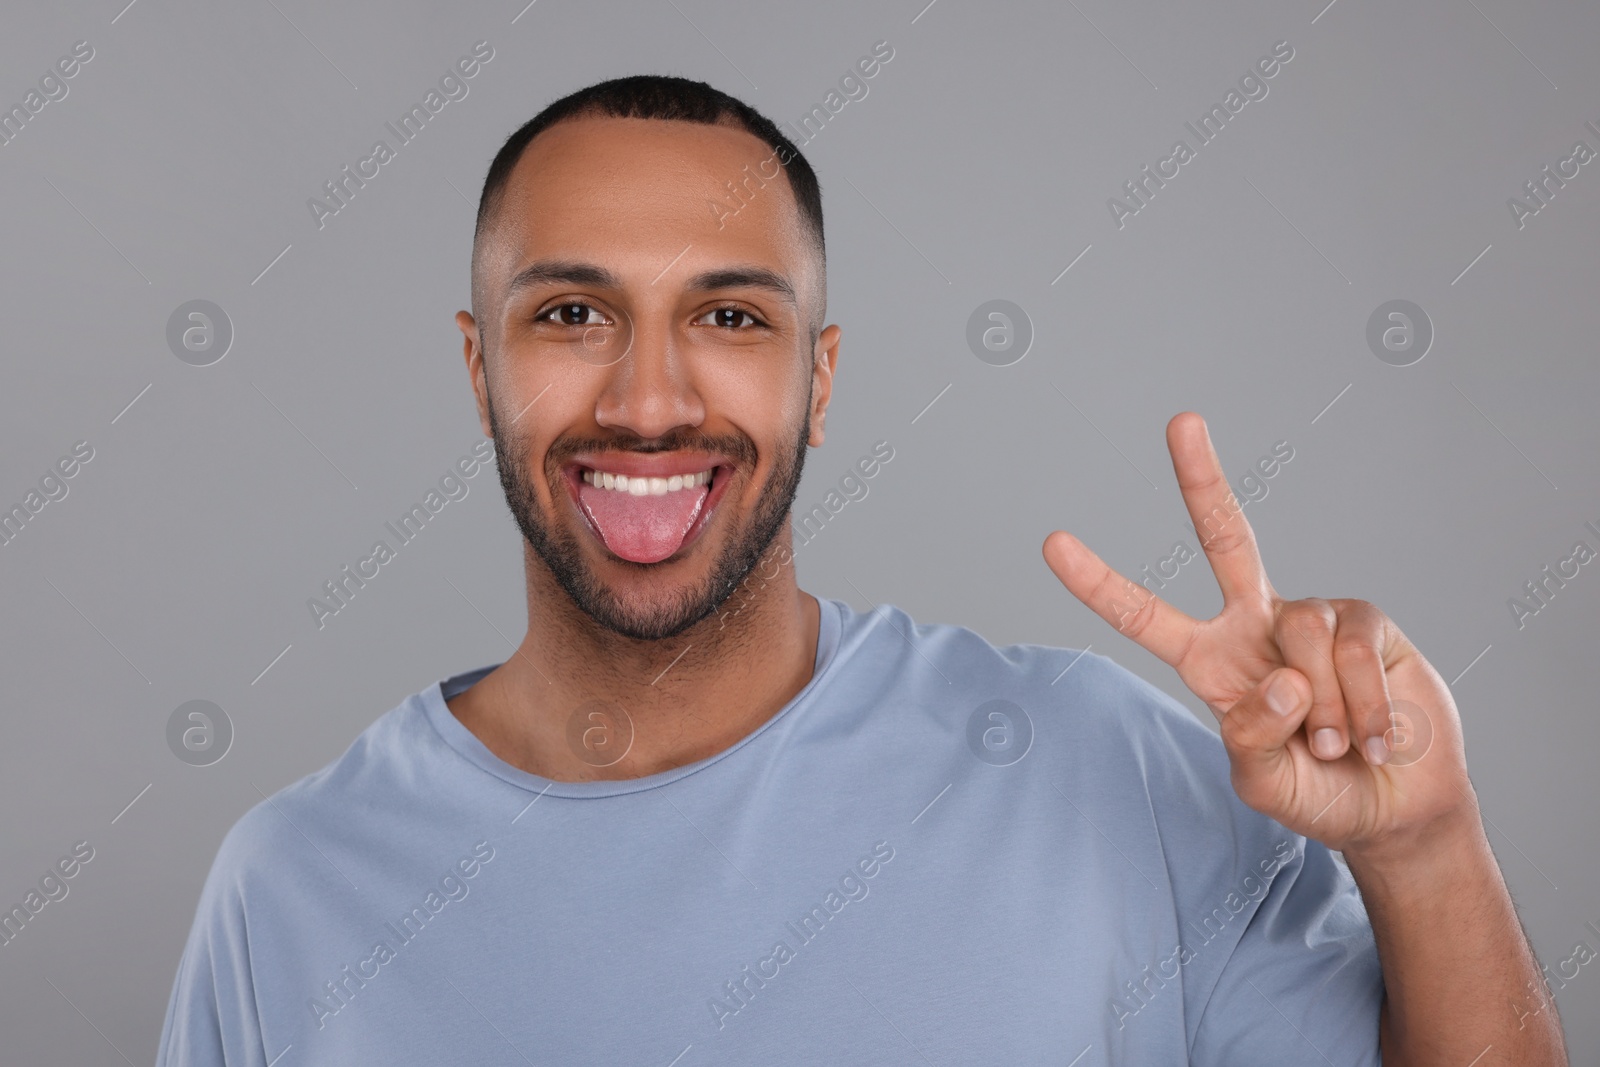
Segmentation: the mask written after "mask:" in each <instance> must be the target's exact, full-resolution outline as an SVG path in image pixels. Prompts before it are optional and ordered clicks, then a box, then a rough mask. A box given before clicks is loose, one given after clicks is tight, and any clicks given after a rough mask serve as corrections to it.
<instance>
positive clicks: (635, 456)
mask: <svg viewBox="0 0 1600 1067" xmlns="http://www.w3.org/2000/svg"><path fill="white" fill-rule="evenodd" d="M707 469H709V470H710V471H711V490H710V492H709V493H708V494H707V495H706V502H705V504H704V505H702V506H701V508H700V514H699V515H698V516H696V517H695V520H694V525H693V526H691V527H689V532H688V534H687V535H686V536H685V537H684V539H683V544H681V545H679V546H678V550H677V551H676V552H674V553H673V554H672V555H670V556H668V557H667V558H666V559H663V560H658V561H657V564H660V563H668V562H671V561H672V560H675V559H679V558H681V557H682V556H683V554H684V553H685V552H687V551H688V550H689V549H690V548H692V547H693V546H694V544H695V542H697V541H698V540H700V535H701V534H702V533H704V532H705V528H706V525H707V524H708V523H709V522H710V521H711V518H712V516H713V515H715V514H716V511H717V505H718V504H719V503H721V501H722V498H723V496H724V495H725V494H726V493H727V491H728V485H729V483H730V482H731V481H732V476H733V472H734V470H735V469H736V468H735V467H734V465H733V464H732V463H730V462H729V461H728V458H727V457H726V456H723V455H720V454H717V453H713V452H673V453H663V452H648V453H647V452H609V453H599V454H584V455H580V456H578V457H577V458H576V459H574V460H572V461H571V462H570V463H568V464H567V465H566V466H565V467H564V468H563V469H562V472H561V473H562V480H563V481H565V482H566V485H567V496H568V497H570V498H571V500H572V508H573V510H574V511H576V512H577V513H578V517H579V518H581V519H582V520H583V525H584V527H585V528H586V529H587V530H588V531H589V533H590V535H591V536H593V537H594V540H595V543H596V544H598V545H599V546H600V549H601V550H602V551H603V552H605V554H606V555H608V556H610V557H611V558H612V559H615V560H619V561H623V562H627V561H625V560H622V557H621V556H618V555H617V554H616V553H615V552H613V551H611V549H609V548H607V547H606V539H605V538H604V537H602V536H601V535H600V531H599V530H598V529H596V528H595V525H594V522H593V520H591V519H590V518H589V513H588V512H586V511H585V510H584V509H583V505H582V504H581V503H580V502H579V498H578V489H579V487H580V486H582V485H583V484H584V483H583V472H584V471H585V470H599V471H605V472H606V473H608V474H625V475H627V476H628V477H629V478H632V477H635V476H639V477H644V478H670V477H672V476H673V475H675V474H680V475H681V474H699V473H700V472H701V471H703V470H707ZM606 491H607V492H609V491H610V490H606ZM655 565H656V564H651V566H655Z"/></svg>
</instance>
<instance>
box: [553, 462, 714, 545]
mask: <svg viewBox="0 0 1600 1067" xmlns="http://www.w3.org/2000/svg"><path fill="white" fill-rule="evenodd" d="M591 463H592V465H591ZM591 463H575V464H572V465H571V466H569V467H568V468H567V471H566V473H567V486H568V489H569V490H570V491H571V492H572V496H573V501H574V502H575V503H576V504H577V507H578V510H579V512H580V513H581V514H582V515H583V517H584V518H585V519H586V520H587V522H588V524H589V528H590V529H591V530H592V531H593V532H594V534H595V536H596V537H598V538H599V539H600V542H601V543H602V544H603V545H605V547H606V548H607V549H608V550H610V551H611V552H612V553H613V554H615V555H616V556H618V557H620V558H622V559H625V560H628V561H629V562H632V563H660V562H661V561H663V560H665V559H669V558H671V557H672V556H674V555H676V554H678V553H679V552H681V551H683V550H684V549H685V548H686V547H688V546H689V545H691V544H693V543H694V541H695V540H696V539H697V538H698V537H699V536H700V534H701V532H702V531H703V530H704V529H705V527H706V523H707V522H709V521H710V518H711V515H712V513H713V512H714V511H715V510H716V506H717V503H718V502H719V501H720V500H721V499H722V496H723V494H724V493H725V492H726V491H727V487H728V483H729V481H730V476H731V475H732V473H733V468H732V467H731V466H729V465H727V464H724V463H719V462H716V460H715V459H713V458H710V457H684V458H673V457H671V456H667V455H641V454H637V453H635V454H629V455H625V456H617V457H614V458H613V457H603V458H602V457H596V458H594V459H593V460H592V461H591Z"/></svg>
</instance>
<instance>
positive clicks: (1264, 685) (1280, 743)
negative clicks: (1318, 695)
mask: <svg viewBox="0 0 1600 1067" xmlns="http://www.w3.org/2000/svg"><path fill="white" fill-rule="evenodd" d="M1310 711H1311V681H1310V679H1308V678H1307V677H1306V676H1305V675H1303V674H1301V673H1300V672H1299V671H1297V670H1295V669H1294V668H1293V667H1279V668H1278V669H1277V670H1275V671H1273V672H1272V673H1270V674H1268V675H1267V676H1266V677H1265V678H1263V679H1261V681H1260V682H1259V683H1258V684H1257V685H1256V687H1255V688H1254V689H1252V690H1250V691H1249V692H1248V693H1246V694H1245V695H1244V696H1242V697H1240V698H1239V699H1238V700H1237V701H1236V702H1235V703H1234V705H1233V706H1232V707H1231V708H1229V709H1228V710H1227V712H1226V713H1225V714H1224V715H1223V716H1222V723H1221V731H1222V743H1223V745H1224V746H1226V747H1227V750H1228V756H1229V758H1230V759H1231V761H1232V762H1233V769H1234V777H1235V780H1236V781H1237V780H1238V779H1239V777H1240V776H1241V775H1243V776H1245V777H1250V776H1252V775H1256V774H1261V773H1263V772H1266V771H1270V770H1271V769H1273V768H1275V767H1276V766H1277V765H1278V763H1279V761H1280V760H1282V759H1283V758H1284V756H1285V752H1284V746H1285V745H1286V744H1288V742H1289V739H1290V738H1291V737H1293V736H1294V735H1295V733H1296V731H1298V730H1299V729H1300V726H1301V724H1302V723H1304V722H1305V718H1306V715H1307V714H1309V713H1310ZM1246 799H1247V798H1246Z"/></svg>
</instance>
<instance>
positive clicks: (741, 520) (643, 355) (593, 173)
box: [457, 118, 839, 639]
mask: <svg viewBox="0 0 1600 1067" xmlns="http://www.w3.org/2000/svg"><path fill="white" fill-rule="evenodd" d="M763 162H765V165H764V166H763V165H762V164H763ZM747 166H748V168H749V169H748V172H747V171H746V170H745V168H746V167H747ZM751 175H754V176H755V177H750V176H751ZM763 180H764V181H765V185H764V186H763V185H762V184H761V181H763ZM747 181H748V185H746V184H745V183H746V182H747ZM729 182H732V183H733V184H734V186H735V187H738V188H739V189H740V193H741V194H742V197H743V203H742V206H741V202H740V200H738V199H735V198H734V197H733V195H732V194H731V193H730V191H729V188H728V183H729ZM713 204H716V205H718V207H717V208H716V209H713V207H712V205H713ZM735 209H737V210H735ZM819 266H820V264H819V263H818V262H817V260H816V258H815V256H814V253H813V252H812V250H811V247H810V245H809V244H808V242H807V238H806V235H805V231H804V230H803V228H802V224H801V221H800V217H799V213H798V211H797V209H796V207H795V202H794V198H793V194H792V193H791V192H790V190H789V187H788V183H787V179H786V178H784V176H783V175H782V174H781V173H778V166H777V160H776V159H775V158H772V152H771V150H770V149H769V148H768V147H767V146H766V145H764V144H763V143H762V142H761V141H760V140H759V139H758V138H756V137H754V136H752V135H750V134H748V133H746V132H744V131H742V130H736V129H729V128H725V127H719V126H706V125H701V124H694V123H683V122H661V121H654V120H643V119H616V118H585V119H575V120H568V121H566V122H562V123H558V124H557V125H555V126H553V127H551V128H550V129H548V130H546V131H545V132H544V133H542V134H540V135H539V136H538V137H537V138H535V139H534V141H533V142H532V143H531V144H530V145H529V146H528V149H527V150H526V151H525V152H524V154H523V156H522V159H521V160H520V161H519V163H518V165H517V167H516V169H515V170H514V171H513V173H512V175H511V178H510V181H509V182H508V184H507V186H506V189H505V198H504V199H503V201H502V202H501V206H500V211H499V214H498V216H497V221H496V223H495V224H494V226H493V227H492V231H491V232H488V233H485V235H484V237H483V240H482V241H481V243H480V248H479V251H478V259H477V263H476V270H477V272H478V273H477V277H476V281H477V284H476V285H475V297H474V308H475V310H476V311H477V312H478V313H479V315H480V316H481V318H480V319H479V320H477V321H474V320H473V318H472V317H471V316H469V315H467V314H466V313H465V312H462V313H460V314H459V315H458V316H457V321H458V323H459V324H460V325H461V328H462V332H463V333H464V334H465V335H466V338H467V341H466V354H467V364H468V367H469V370H470V371H471V373H472V375H473V385H474V389H475V390H476V391H477V395H478V406H479V414H480V417H481V418H482V420H483V421H484V423H485V427H484V428H485V431H486V432H489V433H491V434H492V435H493V437H494V440H495V445H496V449H497V454H498V457H499V469H500V481H501V484H502V485H503V486H504V488H505V491H506V500H507V503H508V504H509V505H510V508H511V511H512V514H513V515H514V516H515V518H516V520H517V524H518V526H519V527H520V528H521V530H522V533H523V536H524V537H526V538H527V540H528V542H529V544H530V545H531V546H532V547H533V549H534V551H535V553H536V554H537V556H538V557H539V559H540V560H542V562H543V564H544V565H545V566H546V567H547V568H548V569H549V571H550V572H551V574H552V575H553V576H554V577H555V578H556V580H557V581H558V582H559V583H560V585H561V587H562V588H563V589H564V590H565V591H566V593H567V595H568V596H570V597H571V598H572V600H573V602H574V603H575V604H576V605H577V606H578V607H579V608H580V609H581V610H582V611H584V612H585V613H586V614H587V615H588V616H589V617H590V618H592V619H593V620H594V621H595V622H597V623H599V624H600V625H602V626H604V627H606V628H608V629H610V630H613V631H615V632H617V633H621V634H625V635H627V636H630V637H636V638H646V639H657V638H663V637H669V636H672V635H674V634H677V633H680V632H682V631H683V630H684V629H686V628H687V627H689V626H690V625H692V624H694V623H695V622H698V621H699V620H701V619H703V618H705V617H706V616H708V615H710V614H711V613H712V612H714V611H715V610H716V609H717V607H718V606H719V605H720V604H721V603H722V602H723V600H725V599H726V598H727V596H728V595H729V594H730V593H731V592H732V591H733V590H734V589H735V588H736V587H737V585H738V584H739V582H740V581H742V580H743V579H744V577H745V575H746V574H748V573H749V571H750V569H751V568H752V567H753V566H755V564H756V563H757V562H758V561H759V560H760V558H761V555H762V553H763V552H764V551H765V550H766V548H767V547H768V546H769V545H770V544H771V542H772V541H773V539H774V537H776V536H777V535H778V534H779V533H780V532H781V531H782V530H783V527H784V524H785V521H786V517H787V515H788V511H789V507H790V504H791V503H792V502H793V499H794V494H795V490H796V488H797V487H798V485H799V481H800V471H801V467H802V464H803V462H804V457H805V449H806V446H807V444H808V443H809V444H812V445H819V444H821V443H822V423H823V413H824V412H825V411H826V408H827V402H828V398H829V395H830V392H831V388H832V373H833V360H834V356H835V354H836V352H837V348H838V337H839V329H838V327H837V326H830V327H828V328H827V329H826V330H823V331H822V333H821V336H820V337H819V338H818V339H817V342H816V344H815V346H813V344H812V341H811V337H810V322H811V318H810V317H811V315H812V314H813V310H814V309H816V308H820V306H821V305H820V301H821V299H822V292H821V288H822V283H821V276H820V271H819ZM785 290H787V291H785ZM814 301H815V302H816V303H813V302H814ZM485 350H487V358H485V355H484V353H485Z"/></svg>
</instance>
